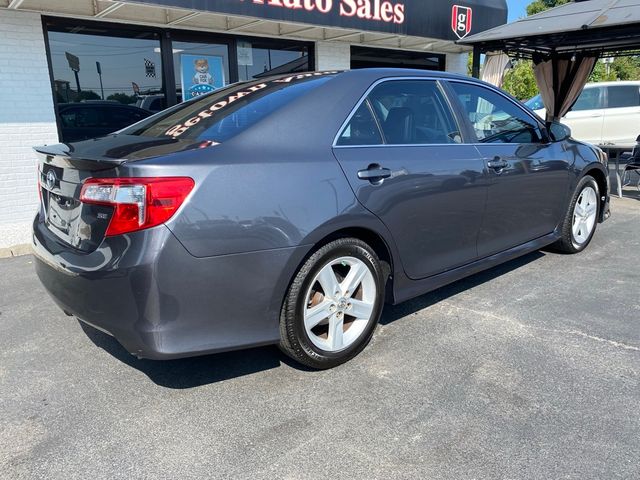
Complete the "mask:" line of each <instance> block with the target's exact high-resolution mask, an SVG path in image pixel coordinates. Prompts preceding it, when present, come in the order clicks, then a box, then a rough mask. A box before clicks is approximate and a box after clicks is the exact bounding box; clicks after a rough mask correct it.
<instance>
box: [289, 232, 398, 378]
mask: <svg viewBox="0 0 640 480" xmlns="http://www.w3.org/2000/svg"><path fill="white" fill-rule="evenodd" d="M384 283H385V279H384V273H383V269H382V266H381V264H380V260H379V259H378V256H377V255H376V253H375V252H374V251H373V249H372V248H371V247H370V246H369V245H367V244H366V243H364V242H362V241H360V240H358V239H355V238H342V239H338V240H335V241H333V242H331V243H329V244H327V245H325V246H323V247H321V248H320V249H319V250H318V251H316V252H315V253H314V254H313V255H312V256H311V257H310V258H309V259H308V260H307V261H306V262H305V263H304V265H303V266H302V267H301V268H300V270H299V271H298V273H297V274H296V277H295V278H294V280H293V282H292V283H291V286H290V287H289V291H288V293H287V297H286V298H285V301H284V304H283V307H282V313H281V316H280V332H281V341H280V348H281V349H282V350H283V351H284V352H285V353H286V354H287V355H289V356H290V357H292V358H294V359H295V360H297V361H298V362H300V363H302V364H304V365H306V366H309V367H312V368H318V369H324V368H332V367H335V366H337V365H339V364H341V363H344V362H346V361H348V360H350V359H351V358H353V357H354V356H355V355H357V354H358V353H359V352H360V351H361V350H362V349H363V348H364V347H365V346H366V345H367V343H368V342H369V340H370V339H371V336H372V335H373V332H374V330H375V328H376V325H377V323H378V320H379V318H380V314H381V313H382V307H383V304H384Z"/></svg>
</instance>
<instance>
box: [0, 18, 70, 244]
mask: <svg viewBox="0 0 640 480" xmlns="http://www.w3.org/2000/svg"><path fill="white" fill-rule="evenodd" d="M57 142H58V132H57V130H56V124H55V114H54V110H53V98H52V94H51V84H50V82H49V70H48V66H47V58H46V53H45V46H44V34H43V31H42V22H41V19H40V15H39V14H34V13H27V12H13V11H9V10H5V9H0V248H3V247H9V246H12V245H17V244H21V243H28V242H29V229H30V224H31V221H32V220H33V216H34V214H35V212H36V208H37V205H38V193H37V188H36V157H35V154H34V152H33V150H32V148H31V147H33V146H34V145H42V144H47V143H49V144H50V143H57Z"/></svg>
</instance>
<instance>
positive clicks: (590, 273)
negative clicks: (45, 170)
mask: <svg viewBox="0 0 640 480" xmlns="http://www.w3.org/2000/svg"><path fill="white" fill-rule="evenodd" d="M636 197H637V198H629V199H623V200H618V199H614V201H613V202H614V203H613V217H612V218H611V220H609V221H608V222H606V223H605V224H604V225H601V226H600V228H599V230H598V232H597V233H596V237H595V239H594V241H593V243H592V245H591V246H590V248H589V249H588V250H587V251H586V252H584V253H583V254H580V255H576V256H563V255H558V254H555V253H551V252H547V251H543V252H536V253H533V254H530V255H528V256H526V257H523V258H521V259H518V260H516V261H513V262H511V263H508V264H506V265H503V266H501V267H498V268H496V269H493V270H490V271H488V272H484V273H482V274H479V275H476V276H474V277H471V278H469V279H466V280H464V281H461V282H458V283H456V284H453V285H451V286H449V287H446V288H443V289H440V290H438V291H436V292H433V293H431V294H428V295H425V296H423V297H420V298H418V299H416V300H414V301H411V302H408V303H406V304H403V305H400V306H397V307H390V308H387V309H386V311H385V314H384V317H383V321H382V325H381V326H380V328H379V330H378V332H377V334H376V336H375V338H374V340H373V342H372V344H371V345H369V347H368V348H367V349H366V350H365V351H364V352H363V354H361V355H360V356H359V357H358V358H356V359H355V360H353V361H352V362H350V363H349V364H347V365H344V366H342V367H340V368H337V369H335V370H332V371H325V372H313V371H307V370H304V369H301V368H299V367H298V366H296V365H294V364H292V363H291V362H289V360H287V359H286V358H285V357H284V356H283V355H282V354H280V353H279V351H278V350H277V349H276V348H261V349H255V350H250V351H244V352H234V353H228V354H222V355H214V356H207V357H202V358H196V359H187V360H179V361H171V362H153V361H144V360H136V359H134V358H133V357H130V356H129V355H128V354H127V353H126V352H125V351H124V350H123V349H122V348H121V347H120V346H119V345H118V344H117V343H115V341H114V340H112V339H111V337H109V336H107V335H105V334H103V333H100V332H98V331H95V330H93V329H91V328H90V327H83V326H82V325H80V324H79V323H78V322H77V321H75V320H74V319H72V318H69V317H66V316H65V315H64V314H63V313H62V312H61V311H59V310H58V309H57V308H56V307H55V306H54V304H53V302H52V301H51V300H50V299H49V298H48V297H47V295H46V294H45V292H44V290H43V289H42V288H41V287H40V285H39V283H38V281H37V279H36V276H35V273H34V271H33V265H32V259H31V257H29V256H23V257H16V258H11V259H3V260H0V477H2V478H7V479H22V478H24V479H27V478H29V479H31V478H55V479H74V478H77V479H87V478H91V479H94V480H95V479H101V478H110V479H119V478H122V479H124V478H126V479H129V478H154V479H157V478H252V479H263V478H264V479H273V478H287V479H306V478H331V479H341V478H345V479H356V478H366V479H373V478H380V479H396V478H397V479H405V478H406V479H415V478H429V479H440V478H442V479H445V478H447V479H448V478H450V479H476V478H478V479H479V478H487V479H489V478H490V479H531V478H544V479H548V478H576V479H578V478H579V479H585V478H600V479H602V478H607V479H617V478H621V479H622V478H625V479H631V478H639V477H640V462H639V459H640V410H639V405H640V381H639V380H640V306H639V299H640V288H639V286H640V197H638V196H636Z"/></svg>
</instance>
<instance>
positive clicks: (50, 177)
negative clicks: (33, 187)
mask: <svg viewBox="0 0 640 480" xmlns="http://www.w3.org/2000/svg"><path fill="white" fill-rule="evenodd" d="M56 180H57V178H56V173H55V172H54V171H53V170H49V171H48V172H47V188H48V189H49V190H52V189H53V187H55V186H56Z"/></svg>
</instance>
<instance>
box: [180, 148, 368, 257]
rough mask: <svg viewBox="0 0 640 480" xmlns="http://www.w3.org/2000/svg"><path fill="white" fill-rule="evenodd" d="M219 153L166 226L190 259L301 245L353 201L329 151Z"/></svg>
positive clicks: (257, 150) (248, 150)
mask: <svg viewBox="0 0 640 480" xmlns="http://www.w3.org/2000/svg"><path fill="white" fill-rule="evenodd" d="M226 155H228V156H226ZM217 156H218V157H219V158H220V160H219V161H217V162H216V163H215V165H214V166H213V167H212V168H211V169H210V171H208V172H206V173H205V174H204V175H203V176H202V177H201V178H200V179H199V180H197V184H198V185H197V187H196V190H195V192H193V195H192V196H191V198H190V199H189V201H188V203H187V204H186V205H185V206H184V208H183V209H182V210H181V211H180V212H179V214H178V215H177V216H176V217H175V218H173V219H171V221H170V222H169V223H168V226H169V228H170V229H171V230H172V231H173V232H174V234H175V235H176V237H177V238H178V239H179V240H180V242H181V243H182V244H183V245H184V246H185V248H186V249H187V250H188V251H189V252H190V253H191V254H192V255H194V256H196V257H209V256H214V255H228V254H232V253H241V252H252V251H258V250H268V249H278V248H288V247H293V246H298V245H301V244H304V243H305V241H304V239H305V237H306V236H307V235H308V234H309V233H310V232H312V231H314V230H316V229H317V228H318V227H319V226H321V225H323V224H326V223H327V222H329V221H330V220H331V219H332V218H335V217H337V216H339V215H341V214H343V213H344V212H346V211H347V210H348V209H349V208H350V207H352V206H353V204H354V202H355V199H354V195H353V192H352V191H351V189H350V188H349V185H348V183H347V181H346V179H345V178H344V174H343V172H342V170H341V169H340V167H339V166H338V164H337V162H336V161H335V159H334V158H333V156H332V155H331V151H330V150H329V149H327V150H326V151H325V152H324V154H322V153H321V154H318V153H314V152H313V151H310V152H304V151H301V150H298V151H293V152H290V153H288V154H283V153H282V152H281V151H279V150H274V151H264V150H262V151H260V150H259V149H258V148H253V149H251V148H245V149H240V148H234V149H231V148H229V149H227V150H221V151H220V152H218V153H217Z"/></svg>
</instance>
